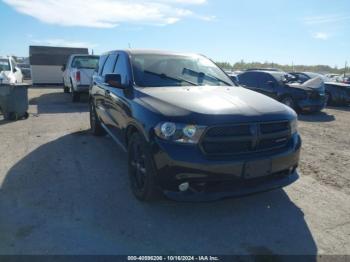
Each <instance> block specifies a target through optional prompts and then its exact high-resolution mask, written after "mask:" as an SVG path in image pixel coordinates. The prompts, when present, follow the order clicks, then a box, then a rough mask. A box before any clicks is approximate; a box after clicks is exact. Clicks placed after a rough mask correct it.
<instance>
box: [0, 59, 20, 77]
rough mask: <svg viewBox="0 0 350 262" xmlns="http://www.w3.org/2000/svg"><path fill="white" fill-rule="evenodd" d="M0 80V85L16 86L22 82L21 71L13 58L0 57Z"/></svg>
mask: <svg viewBox="0 0 350 262" xmlns="http://www.w3.org/2000/svg"><path fill="white" fill-rule="evenodd" d="M0 79H1V81H2V83H9V84H16V83H22V82H23V75H22V72H21V69H20V68H19V67H17V64H16V62H15V59H14V58H13V57H0Z"/></svg>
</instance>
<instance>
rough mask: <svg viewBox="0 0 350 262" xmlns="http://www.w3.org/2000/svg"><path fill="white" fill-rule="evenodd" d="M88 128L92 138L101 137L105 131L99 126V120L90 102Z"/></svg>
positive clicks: (92, 103)
mask: <svg viewBox="0 0 350 262" xmlns="http://www.w3.org/2000/svg"><path fill="white" fill-rule="evenodd" d="M89 107H90V127H91V132H92V134H93V135H94V136H103V135H105V134H106V131H105V130H104V129H103V127H102V126H101V122H100V119H99V118H98V116H97V113H96V108H95V105H94V102H93V101H90V106H89Z"/></svg>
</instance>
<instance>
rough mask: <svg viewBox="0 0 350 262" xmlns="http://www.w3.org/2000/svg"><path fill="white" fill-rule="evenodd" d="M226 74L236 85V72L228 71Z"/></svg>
mask: <svg viewBox="0 0 350 262" xmlns="http://www.w3.org/2000/svg"><path fill="white" fill-rule="evenodd" d="M227 75H228V76H229V77H230V79H231V80H232V82H233V83H234V84H236V85H238V74H236V73H234V72H230V73H227Z"/></svg>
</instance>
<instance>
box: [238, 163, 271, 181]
mask: <svg viewBox="0 0 350 262" xmlns="http://www.w3.org/2000/svg"><path fill="white" fill-rule="evenodd" d="M271 168H272V161H271V159H264V160H259V161H251V162H247V163H246V165H245V169H244V178H245V179H253V178H258V177H264V176H268V175H270V174H271Z"/></svg>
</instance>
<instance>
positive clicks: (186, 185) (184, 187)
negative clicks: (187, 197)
mask: <svg viewBox="0 0 350 262" xmlns="http://www.w3.org/2000/svg"><path fill="white" fill-rule="evenodd" d="M189 187H190V184H189V183H188V182H185V183H182V184H180V185H179V190H180V191H181V192H185V191H187V190H188V189H189Z"/></svg>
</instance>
